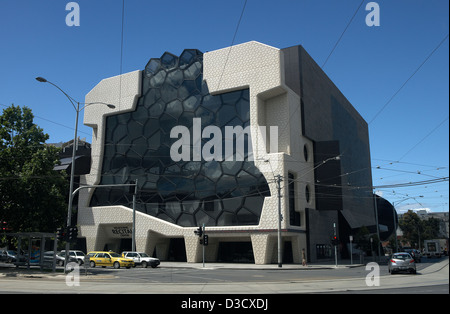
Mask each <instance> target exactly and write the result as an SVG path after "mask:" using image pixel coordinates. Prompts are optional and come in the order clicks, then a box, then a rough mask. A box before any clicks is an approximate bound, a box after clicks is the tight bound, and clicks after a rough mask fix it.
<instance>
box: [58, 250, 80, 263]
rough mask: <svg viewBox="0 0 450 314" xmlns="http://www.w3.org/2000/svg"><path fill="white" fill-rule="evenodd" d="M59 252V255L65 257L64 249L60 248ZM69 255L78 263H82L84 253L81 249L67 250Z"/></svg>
mask: <svg viewBox="0 0 450 314" xmlns="http://www.w3.org/2000/svg"><path fill="white" fill-rule="evenodd" d="M60 254H61V256H64V257H65V256H66V250H62V251H61V253H60ZM69 257H70V259H72V258H75V259H76V260H77V262H78V264H79V265H82V264H84V257H85V254H84V253H83V252H82V251H72V250H70V251H69ZM70 259H69V260H70Z"/></svg>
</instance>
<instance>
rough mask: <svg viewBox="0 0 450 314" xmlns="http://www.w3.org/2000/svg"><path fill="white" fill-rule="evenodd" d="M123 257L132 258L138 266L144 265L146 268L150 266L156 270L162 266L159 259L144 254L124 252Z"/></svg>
mask: <svg viewBox="0 0 450 314" xmlns="http://www.w3.org/2000/svg"><path fill="white" fill-rule="evenodd" d="M122 257H126V258H131V259H132V260H133V261H134V263H135V264H136V265H142V267H144V268H147V266H148V265H150V266H151V267H152V268H155V267H157V266H158V265H159V264H160V261H159V259H158V258H155V257H150V256H149V255H148V254H147V253H144V252H122Z"/></svg>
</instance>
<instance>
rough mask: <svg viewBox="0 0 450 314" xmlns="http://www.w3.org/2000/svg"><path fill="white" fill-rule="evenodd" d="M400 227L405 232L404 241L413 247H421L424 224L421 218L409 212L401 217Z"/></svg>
mask: <svg viewBox="0 0 450 314" xmlns="http://www.w3.org/2000/svg"><path fill="white" fill-rule="evenodd" d="M398 225H399V226H400V229H402V232H403V241H402V242H404V243H405V242H406V243H408V242H409V244H410V245H411V246H416V244H417V247H419V243H420V242H421V241H423V236H422V235H423V223H422V220H420V217H419V216H418V215H417V214H416V213H415V212H413V211H412V210H408V211H407V212H406V213H405V214H403V216H402V217H401V219H400V221H399V223H398Z"/></svg>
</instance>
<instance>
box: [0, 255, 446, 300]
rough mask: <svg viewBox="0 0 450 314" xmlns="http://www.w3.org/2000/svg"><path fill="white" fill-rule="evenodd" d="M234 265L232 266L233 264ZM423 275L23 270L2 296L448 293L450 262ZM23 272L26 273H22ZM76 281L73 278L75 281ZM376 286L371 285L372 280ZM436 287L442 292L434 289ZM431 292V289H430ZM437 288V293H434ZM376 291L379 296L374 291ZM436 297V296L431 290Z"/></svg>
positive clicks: (3, 281)
mask: <svg viewBox="0 0 450 314" xmlns="http://www.w3.org/2000/svg"><path fill="white" fill-rule="evenodd" d="M230 267H232V265H231V266H230ZM417 268H418V272H417V274H416V275H412V274H396V275H390V274H389V273H388V271H387V266H385V265H381V266H380V273H379V283H378V285H376V286H372V285H370V286H369V285H368V283H367V278H368V276H370V274H371V270H370V269H369V270H366V268H365V267H364V266H360V267H354V268H348V267H342V268H328V269H325V268H324V269H301V268H300V269H299V268H297V269H288V268H283V269H276V268H273V269H233V268H205V269H203V268H184V267H165V266H164V263H162V265H161V267H158V268H140V267H136V268H132V269H117V270H116V269H112V268H98V267H96V268H93V269H92V268H91V269H89V271H88V276H84V269H83V268H81V269H80V273H79V277H78V278H77V280H78V279H79V281H78V283H79V285H76V284H74V283H75V282H76V281H75V276H72V275H73V273H70V274H69V276H66V275H64V274H61V273H57V274H53V275H48V276H45V275H39V274H34V275H31V274H28V275H26V272H22V274H21V276H19V275H18V272H17V270H16V271H15V272H14V271H12V272H11V273H10V274H6V273H4V274H2V269H1V268H0V275H3V276H0V293H13V292H19V293H20V292H27V293H81V294H91V293H160V294H227V293H232V294H278V293H282V294H286V293H288V294H290V293H370V292H369V291H371V290H376V293H392V291H399V290H396V289H404V290H402V292H399V293H422V291H435V292H436V291H438V292H437V293H441V292H442V291H444V292H443V293H448V280H449V279H448V258H446V259H445V260H441V261H440V262H436V263H433V262H424V263H419V264H418V267H417ZM19 272H20V271H19ZM14 274H15V276H14ZM71 276H72V277H73V278H72V277H71ZM369 284H370V282H369ZM431 286H436V288H431V290H430V287H431ZM425 289H426V290H425ZM433 289H434V290H433ZM372 293H374V292H372ZM430 293H432V292H430Z"/></svg>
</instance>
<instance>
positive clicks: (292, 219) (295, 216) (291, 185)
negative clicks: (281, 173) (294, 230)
mask: <svg viewBox="0 0 450 314" xmlns="http://www.w3.org/2000/svg"><path fill="white" fill-rule="evenodd" d="M295 186H296V183H295V176H294V174H292V173H288V191H289V223H290V224H291V226H300V225H301V222H300V213H299V212H297V211H296V210H295V208H296V203H297V198H296V193H295V191H296V188H295Z"/></svg>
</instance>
